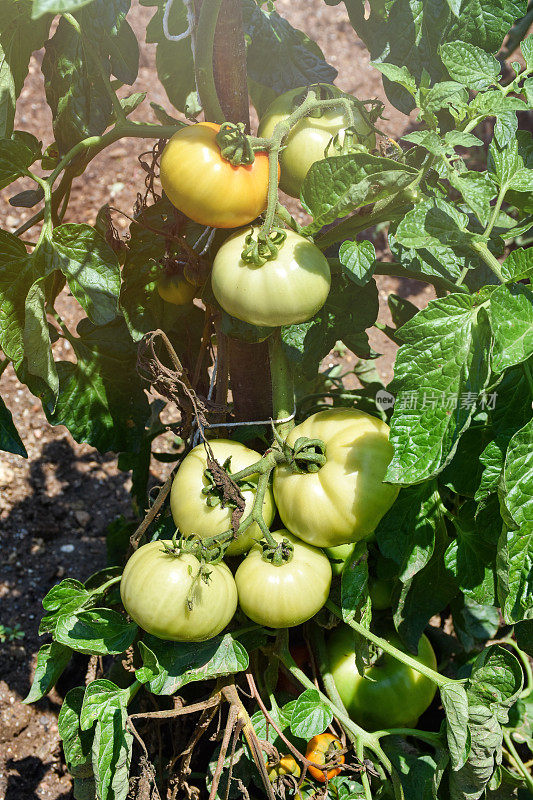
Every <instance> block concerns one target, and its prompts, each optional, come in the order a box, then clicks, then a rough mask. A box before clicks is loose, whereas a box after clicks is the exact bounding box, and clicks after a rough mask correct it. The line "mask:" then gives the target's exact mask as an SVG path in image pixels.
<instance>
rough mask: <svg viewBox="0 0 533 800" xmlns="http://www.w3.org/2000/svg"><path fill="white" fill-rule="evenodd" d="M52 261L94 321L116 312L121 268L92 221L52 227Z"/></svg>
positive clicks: (103, 320)
mask: <svg viewBox="0 0 533 800" xmlns="http://www.w3.org/2000/svg"><path fill="white" fill-rule="evenodd" d="M52 244H53V263H54V266H55V267H56V268H57V269H60V270H61V272H62V273H63V274H64V276H65V277H66V279H67V282H68V285H69V288H70V290H71V292H72V294H73V295H74V297H75V298H76V300H77V301H78V302H79V304H80V305H81V306H82V307H83V309H84V310H85V311H86V313H87V316H88V317H89V319H90V320H91V322H94V324H95V325H105V324H106V323H108V322H112V320H114V319H115V317H116V316H117V314H118V298H119V293H120V268H119V263H118V259H117V256H116V254H115V253H114V252H113V250H112V249H111V247H110V246H109V245H108V244H107V242H106V241H105V239H103V238H102V236H100V234H99V233H97V232H96V230H95V229H94V228H93V227H91V225H84V224H81V225H75V224H72V223H67V224H65V225H59V226H58V227H57V228H55V229H54V232H53V235H52Z"/></svg>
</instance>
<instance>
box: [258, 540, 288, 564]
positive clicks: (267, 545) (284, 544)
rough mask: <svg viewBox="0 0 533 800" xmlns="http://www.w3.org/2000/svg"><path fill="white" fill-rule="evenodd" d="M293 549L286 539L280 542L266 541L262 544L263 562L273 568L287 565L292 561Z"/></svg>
mask: <svg viewBox="0 0 533 800" xmlns="http://www.w3.org/2000/svg"><path fill="white" fill-rule="evenodd" d="M293 553H294V547H293V546H292V544H291V543H290V542H289V540H288V539H283V541H281V542H276V541H275V540H273V542H272V543H271V542H269V541H268V540H267V541H266V542H264V543H263V555H262V559H263V561H267V562H268V563H270V564H273V565H274V566H275V567H282V566H283V565H284V564H288V563H289V561H290V560H291V559H292V556H293Z"/></svg>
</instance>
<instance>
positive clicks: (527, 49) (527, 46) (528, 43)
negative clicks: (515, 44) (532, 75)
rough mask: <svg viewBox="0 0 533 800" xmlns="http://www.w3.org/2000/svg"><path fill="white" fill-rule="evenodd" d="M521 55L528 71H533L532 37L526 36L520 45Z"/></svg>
mask: <svg viewBox="0 0 533 800" xmlns="http://www.w3.org/2000/svg"><path fill="white" fill-rule="evenodd" d="M520 49H521V51H522V55H523V56H524V58H525V61H526V66H527V68H528V69H529V70H532V69H533V35H531V36H528V37H527V39H524V41H523V42H521V43H520Z"/></svg>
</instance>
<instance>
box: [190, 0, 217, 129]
mask: <svg viewBox="0 0 533 800" xmlns="http://www.w3.org/2000/svg"><path fill="white" fill-rule="evenodd" d="M221 5H222V0H204V2H203V3H202V7H201V9H200V15H199V17H198V26H197V28H196V54H195V64H194V68H195V73H196V87H197V89H198V94H199V95H200V100H201V103H202V107H203V109H204V113H205V117H206V119H209V120H211V122H224V120H225V115H224V111H223V110H222V106H221V105H220V100H219V99H218V94H217V89H216V85H215V76H214V73H213V46H214V42H215V30H216V26H217V20H218V15H219V12H220V7H221Z"/></svg>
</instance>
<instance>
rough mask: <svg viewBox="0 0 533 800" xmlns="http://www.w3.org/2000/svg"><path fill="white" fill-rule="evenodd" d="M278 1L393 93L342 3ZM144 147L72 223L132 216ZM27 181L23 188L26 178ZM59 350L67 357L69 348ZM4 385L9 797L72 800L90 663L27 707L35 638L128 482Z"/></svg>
mask: <svg viewBox="0 0 533 800" xmlns="http://www.w3.org/2000/svg"><path fill="white" fill-rule="evenodd" d="M276 6H277V8H278V10H279V11H280V13H282V14H283V15H284V16H286V17H287V18H288V19H289V20H290V21H291V22H292V24H294V25H295V26H296V27H298V28H300V29H302V30H304V31H305V32H306V33H308V34H309V35H310V36H311V37H312V38H314V39H315V40H316V41H318V42H319V44H320V45H321V47H322V49H323V50H324V52H325V54H326V57H327V58H328V59H329V60H330V62H331V63H332V64H334V66H335V67H337V69H338V70H339V73H340V76H341V77H340V78H339V80H338V83H339V85H340V86H341V87H342V88H343V89H345V90H347V91H349V92H353V93H355V94H358V95H359V96H360V97H365V98H367V97H375V96H377V97H380V98H381V99H384V97H383V90H382V86H381V79H380V76H379V74H378V73H377V71H375V70H373V69H372V68H371V67H370V66H369V57H368V53H367V52H366V50H365V49H364V47H363V45H362V43H361V42H360V41H358V39H357V38H356V36H355V35H354V33H353V31H352V28H351V26H350V24H349V21H348V17H347V14H346V11H345V9H344V7H343V6H340V5H339V6H336V7H326V6H325V5H324V4H323V3H322V1H321V0H278V2H277V4H276ZM152 12H153V9H148V8H142V7H140V6H139V5H138V4H137V3H134V5H133V8H132V11H131V14H130V21H131V23H132V24H133V26H134V27H135V28H136V30H137V32H141V31H142V29H143V27H144V26H145V25H146V22H147V20H148V19H149V18H150V16H151V14H152ZM41 58H42V53H37V54H35V57H34V58H33V59H32V63H31V66H30V73H29V76H28V78H27V80H26V83H25V86H24V89H23V92H22V96H21V100H20V102H19V107H18V111H17V127H18V128H19V129H23V130H24V129H25V130H29V131H31V132H33V133H36V134H37V135H38V136H39V137H40V138H41V139H43V141H44V142H45V143H47V144H48V143H49V142H51V141H52V138H53V137H52V132H51V124H50V123H51V116H50V111H49V109H48V107H47V106H46V103H45V102H44V90H43V78H42V75H41V72H40V60H41ZM154 78H155V68H154V47H153V46H152V45H148V46H146V45H145V46H144V47H143V48H142V51H141V68H140V73H139V79H138V81H137V83H136V85H135V86H134V87H133V90H134V91H142V90H146V89H147V90H149V98H150V99H151V100H154V101H155V102H158V103H160V104H162V105H163V106H164V107H166V108H167V109H168V110H169V111H171V109H170V106H169V103H168V101H167V99H166V95H165V94H164V91H163V89H162V88H161V87H160V85H159V84H158V82H157V80H154ZM145 105H146V108H147V109H148V111H147V110H146V109H144V108H143V107H141V109H139V110H138V111H137V117H138V118H142V117H143V115H144V116H145V115H146V114H147V113H148V114H150V109H149V107H148V104H147V102H145ZM386 110H387V113H386V115H387V116H388V117H389V119H388V121H387V123H386V125H387V129H388V132H389V133H390V134H391V135H395V136H398V135H399V134H400V133H401V131H402V129H403V125H404V124H405V118H403V117H402V116H401V115H400V114H399V113H398V112H396V111H395V110H394V109H391V108H390V107H389V106H387V107H386ZM143 149H146V142H142V141H136V140H134V141H125V142H122V143H121V142H119V143H117V144H115V145H113V146H112V147H110V148H108V150H107V151H105V153H102V154H101V155H100V156H99V157H98V158H96V159H95V160H94V161H93V162H92V163H91V165H90V167H89V169H88V170H87V172H86V173H85V175H84V176H83V177H81V178H79V179H78V180H77V181H76V182H75V184H74V187H73V192H72V198H71V202H70V206H69V211H68V214H67V218H66V219H67V221H76V222H82V221H85V222H89V223H93V222H94V221H95V218H96V214H97V211H98V209H99V208H100V207H101V206H102V205H103V204H104V203H106V202H111V203H112V204H113V205H116V206H120V208H122V209H124V210H125V211H127V212H128V213H130V212H131V209H132V206H133V203H134V201H135V197H136V194H137V191H139V190H142V187H143V180H144V173H143V171H142V169H141V167H140V166H139V164H138V162H137V156H138V155H139V154H140V153H141V152H142V151H143ZM20 188H25V187H24V185H23V183H22V182H21V187H20ZM17 190H18V189H17ZM13 193H14V192H13V190H12V188H10V189H8V190H4V191H3V192H1V193H0V222H1V224H2V227H4V228H7V229H8V230H15V229H16V228H17V226H18V225H20V224H21V222H22V221H24V219H26V218H27V216H25V215H28V216H29V214H30V213H31V212H25V211H24V210H23V209H16V208H12V207H11V206H10V205H9V204H8V197H9V196H10V195H12V194H13ZM293 210H294V211H296V208H293ZM115 221H116V225H117V227H118V229H119V231H120V232H121V233H124V232H125V231H126V229H127V226H128V224H129V223H128V220H127V219H126V218H122V217H120V216H119V215H116V217H115ZM32 233H33V231H32ZM379 290H380V302H381V306H382V320H383V321H384V322H390V318H389V317H388V311H387V306H386V298H387V295H388V294H389V293H390V292H391V291H395V292H397V293H398V294H401V295H402V296H404V297H408V298H409V299H410V300H411V301H412V302H414V303H415V304H416V305H417V306H419V307H424V306H425V305H426V304H427V302H428V300H429V299H430V298H431V297H432V296H433V294H432V291H431V290H430V289H429V288H428V287H426V286H425V285H423V284H418V283H416V282H413V281H398V280H396V279H391V278H383V279H380V280H379ZM59 310H60V313H61V314H62V316H63V317H64V318H65V320H66V321H67V323H68V324H69V325H70V326H72V325H73V324H75V322H76V321H77V317H78V316H79V310H78V308H77V306H76V304H75V302H74V300H73V298H71V297H70V296H68V295H67V294H66V293H64V295H63V296H62V297H61V298H60V301H59ZM371 340H372V344H373V346H374V348H375V349H376V350H377V351H378V352H381V353H383V355H382V356H381V357H380V358H379V359H378V361H377V367H378V370H379V371H380V373H381V375H382V376H383V378H385V379H386V380H389V379H390V377H391V376H392V365H393V361H394V347H393V346H392V345H391V343H390V341H389V340H388V339H386V337H385V336H383V335H382V334H381V333H380V332H379V331H373V332H372V333H371ZM67 347H68V345H67ZM58 355H61V357H63V358H68V357H69V354H68V352H67V351H65V350H64V351H63V352H62V353H59V352H58ZM0 389H1V393H2V397H3V398H4V400H5V402H6V403H7V406H8V407H9V408H10V410H11V411H12V413H13V417H14V421H15V424H16V426H17V428H18V430H19V431H20V433H21V436H22V438H23V440H24V442H25V444H26V447H27V450H28V456H29V457H28V459H27V460H23V459H22V458H19V457H17V456H14V455H11V454H6V453H1V454H0V530H1V534H2V539H1V543H2V545H1V546H2V555H3V558H2V561H3V566H2V572H1V576H0V599H1V603H0V608H1V611H0V624H1V625H4V626H10V627H13V626H15V625H18V626H19V627H20V630H21V631H22V632H23V634H24V636H23V638H21V639H19V640H17V641H14V642H8V641H6V642H4V643H0V676H1V678H2V680H1V681H0V745H1V747H0V752H1V756H0V797H4V798H5V800H59V799H60V798H61V800H67V798H70V797H71V796H72V795H71V782H70V778H69V777H68V774H67V773H66V770H65V767H64V764H63V761H62V756H61V749H60V745H59V740H58V733H57V712H58V709H59V705H60V702H61V697H62V696H63V695H64V692H65V691H66V690H67V689H68V688H70V686H71V685H76V683H79V682H80V680H82V679H83V678H82V675H83V659H81V660H80V661H78V662H76V664H75V665H74V667H72V668H71V670H70V673H68V674H67V675H66V677H65V679H64V680H63V681H62V684H61V694H60V693H59V692H58V691H54V692H53V693H51V695H49V697H48V698H46V699H44V700H42V701H41V702H39V703H37V704H36V705H34V706H29V707H28V706H24V705H22V704H21V703H20V700H21V699H22V698H23V697H24V696H25V694H26V693H27V691H28V689H29V686H30V684H31V679H32V674H33V670H34V667H35V654H36V652H37V650H38V648H39V646H40V644H41V643H42V642H41V641H39V637H38V635H37V628H38V624H39V619H40V616H41V606H40V601H41V598H42V597H43V595H44V594H45V593H46V592H47V591H48V589H49V588H50V587H51V586H52V585H53V584H54V583H56V582H57V581H58V580H59V579H61V578H62V577H63V576H65V575H70V576H72V577H76V578H79V579H81V580H83V579H85V578H86V577H87V576H88V575H89V574H91V573H92V572H94V571H96V569H98V568H100V567H101V566H103V565H104V563H105V542H104V536H103V534H104V530H105V527H106V525H107V524H108V523H109V522H111V521H112V520H113V519H114V518H115V517H116V516H117V515H118V514H121V513H125V514H128V513H129V508H130V505H129V495H128V489H129V480H128V477H127V475H125V474H123V473H121V472H120V471H119V470H118V469H117V465H116V460H115V459H114V458H113V457H111V456H110V455H105V456H101V455H99V454H98V453H96V452H95V451H94V450H93V449H92V448H90V447H89V446H87V445H79V444H77V443H76V442H74V441H73V439H72V438H71V436H70V435H69V433H68V431H67V430H66V429H65V428H63V427H57V428H51V427H50V426H49V425H48V424H47V422H46V420H45V417H44V415H43V413H42V410H41V408H40V405H39V403H38V402H37V401H36V399H35V398H34V397H33V396H32V395H31V394H30V393H29V392H28V391H27V390H26V388H25V387H23V386H21V385H20V384H19V383H18V382H17V380H16V378H15V376H14V374H13V372H12V370H11V369H10V368H8V369H7V370H6V371H5V372H4V374H3V375H2V377H1V380H0ZM157 477H161V476H160V474H158V475H157ZM74 552H75V558H73V553H74Z"/></svg>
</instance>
